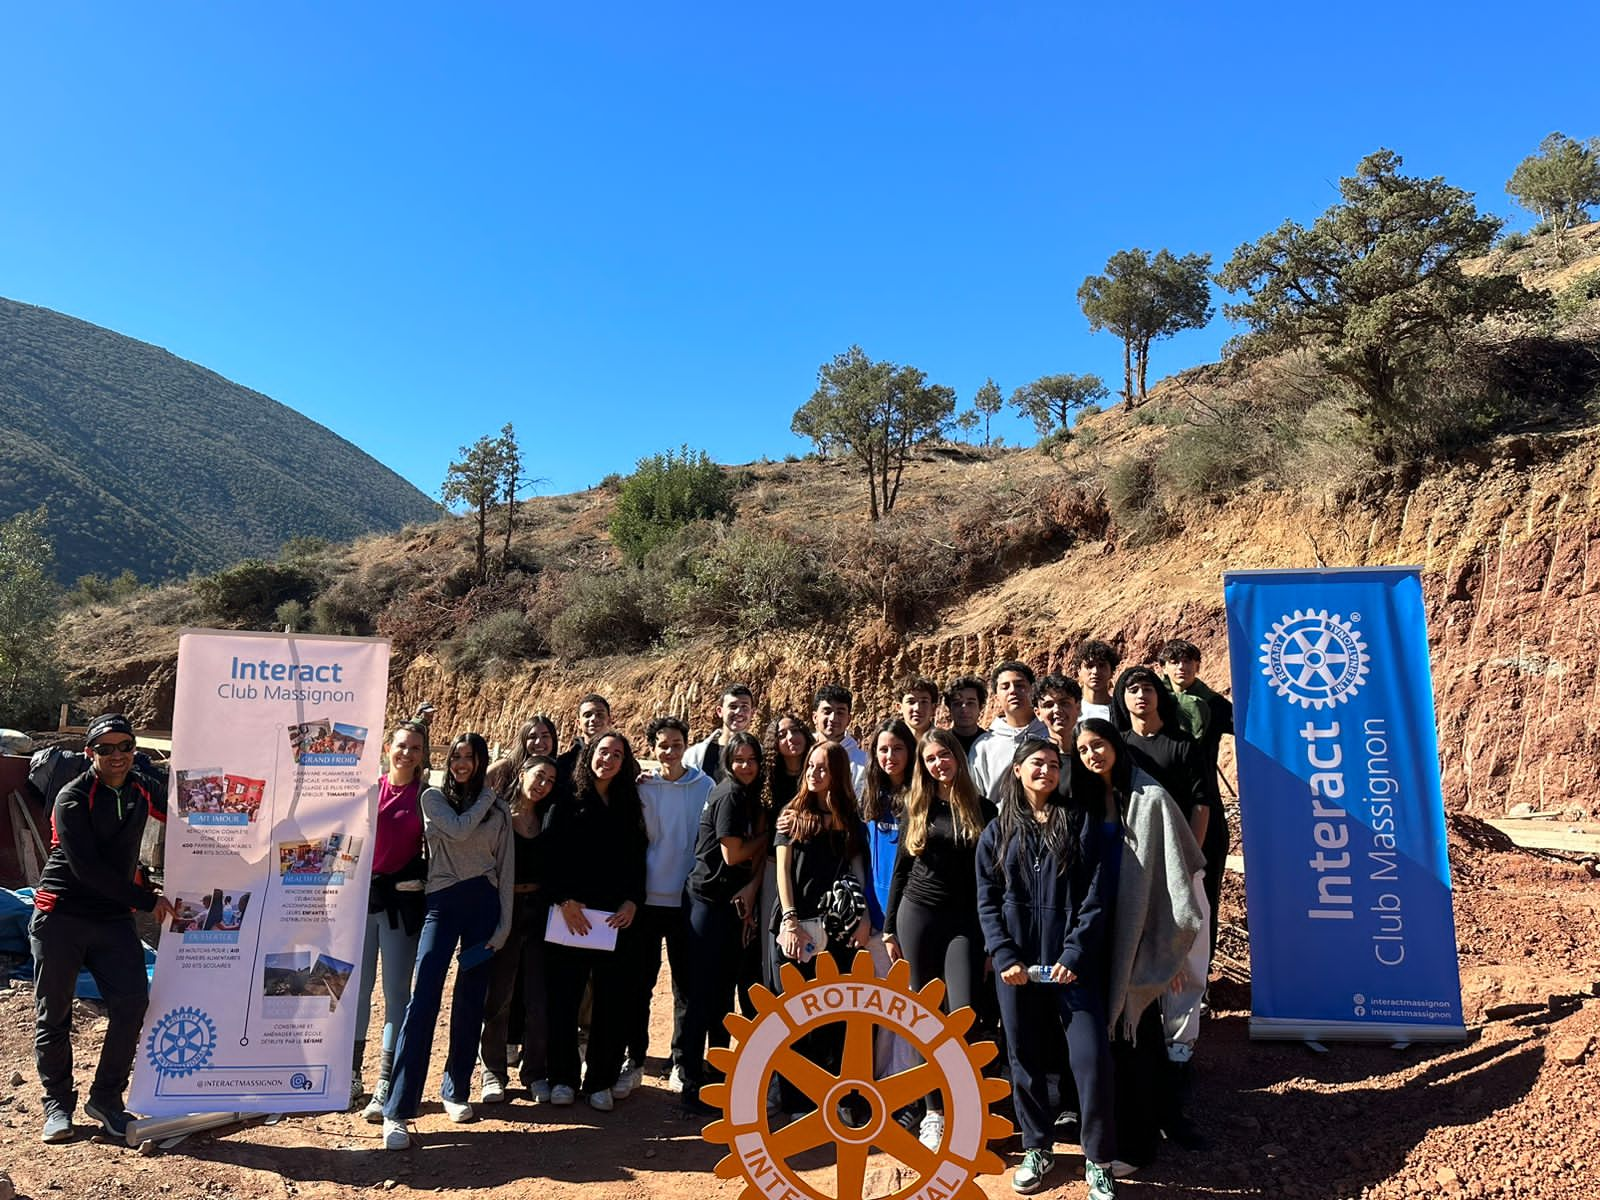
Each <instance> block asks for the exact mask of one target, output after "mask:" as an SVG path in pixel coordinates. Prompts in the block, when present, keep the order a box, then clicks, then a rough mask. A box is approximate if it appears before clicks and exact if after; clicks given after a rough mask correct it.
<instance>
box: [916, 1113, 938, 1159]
mask: <svg viewBox="0 0 1600 1200" xmlns="http://www.w3.org/2000/svg"><path fill="white" fill-rule="evenodd" d="M917 1141H919V1142H921V1143H922V1144H923V1145H924V1146H926V1147H927V1148H928V1149H929V1150H932V1151H933V1152H934V1153H935V1154H937V1153H938V1152H939V1147H940V1146H942V1145H944V1114H943V1113H942V1112H927V1113H924V1114H923V1115H922V1128H921V1129H920V1130H918V1132H917Z"/></svg>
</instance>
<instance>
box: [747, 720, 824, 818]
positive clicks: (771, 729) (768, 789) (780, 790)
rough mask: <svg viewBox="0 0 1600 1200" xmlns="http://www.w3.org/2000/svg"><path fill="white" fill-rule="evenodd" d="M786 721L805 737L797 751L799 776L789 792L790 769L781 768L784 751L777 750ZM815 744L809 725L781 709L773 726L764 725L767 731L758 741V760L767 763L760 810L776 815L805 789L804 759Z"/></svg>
mask: <svg viewBox="0 0 1600 1200" xmlns="http://www.w3.org/2000/svg"><path fill="white" fill-rule="evenodd" d="M785 721H792V722H793V723H794V725H795V726H796V728H798V729H799V730H800V731H801V732H802V733H803V734H804V735H805V746H804V748H803V749H802V750H801V751H800V773H799V774H798V775H795V776H794V777H793V779H792V782H793V784H794V787H793V789H792V790H790V788H789V786H788V785H789V783H790V782H791V779H790V775H789V768H788V767H787V766H785V765H784V761H783V751H782V750H779V749H778V728H779V726H781V725H782V724H783V723H784V722H785ZM816 744H817V735H816V734H814V733H812V732H811V725H810V723H809V722H807V721H806V719H805V717H803V716H801V715H800V714H799V713H797V712H794V711H793V710H791V709H784V710H783V711H782V712H780V713H779V714H778V715H777V716H775V717H773V718H772V724H770V725H768V726H767V732H766V734H765V735H764V736H763V737H762V739H761V757H762V759H763V761H764V762H765V763H766V778H765V779H764V780H762V785H761V807H762V808H764V809H766V810H767V811H768V812H775V811H776V810H778V809H781V808H782V807H783V806H784V805H786V804H788V803H789V801H790V800H792V799H794V798H795V796H797V795H798V794H799V793H800V789H801V788H802V787H803V786H805V784H804V779H805V773H806V759H808V758H810V757H811V748H812V747H813V746H815V745H816ZM780 780H782V782H780Z"/></svg>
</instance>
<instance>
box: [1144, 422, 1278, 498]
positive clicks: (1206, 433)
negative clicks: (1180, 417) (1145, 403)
mask: <svg viewBox="0 0 1600 1200" xmlns="http://www.w3.org/2000/svg"><path fill="white" fill-rule="evenodd" d="M1242 415H1243V414H1241V413H1239V412H1238V410H1237V409H1233V410H1231V411H1230V412H1229V413H1228V414H1227V415H1226V416H1224V417H1221V418H1219V419H1216V420H1206V421H1202V422H1199V423H1196V424H1192V425H1185V426H1183V427H1182V428H1180V429H1176V430H1174V431H1173V433H1172V436H1171V437H1170V438H1168V439H1167V443H1166V445H1164V446H1163V447H1162V448H1161V450H1160V453H1159V455H1158V457H1157V461H1156V483H1157V486H1158V487H1159V488H1161V489H1163V490H1166V491H1169V492H1170V493H1171V494H1172V495H1173V496H1174V498H1176V499H1179V500H1180V501H1181V499H1182V498H1190V499H1193V498H1197V497H1202V498H1205V499H1208V500H1212V499H1218V500H1220V499H1225V498H1226V497H1228V496H1231V495H1232V494H1233V493H1234V492H1236V491H1238V489H1239V488H1240V486H1241V485H1243V484H1244V483H1245V482H1246V481H1248V480H1250V479H1252V478H1254V477H1255V476H1257V475H1259V474H1261V472H1262V467H1263V463H1262V461H1261V457H1260V454H1259V451H1258V447H1257V445H1256V444H1255V443H1256V440H1257V437H1256V436H1253V435H1258V434H1259V431H1258V430H1255V429H1252V428H1251V427H1250V426H1249V424H1248V423H1246V422H1242V421H1240V420H1239V419H1238V418H1239V417H1240V416H1242ZM1229 417H1232V418H1233V419H1228V418H1229ZM1126 482H1128V483H1129V484H1130V485H1131V484H1132V480H1131V479H1130V480H1128V481H1126Z"/></svg>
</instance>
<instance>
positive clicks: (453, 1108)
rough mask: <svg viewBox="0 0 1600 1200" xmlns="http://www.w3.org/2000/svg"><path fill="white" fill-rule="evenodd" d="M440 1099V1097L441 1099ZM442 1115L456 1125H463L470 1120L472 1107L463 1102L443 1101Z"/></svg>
mask: <svg viewBox="0 0 1600 1200" xmlns="http://www.w3.org/2000/svg"><path fill="white" fill-rule="evenodd" d="M441 1099H442V1097H441ZM444 1115H445V1116H447V1117H449V1118H450V1119H451V1120H452V1121H454V1122H455V1123H456V1124H457V1125H465V1124H466V1123H467V1122H468V1121H470V1120H472V1105H470V1104H468V1103H467V1102H466V1101H465V1100H445V1101H444Z"/></svg>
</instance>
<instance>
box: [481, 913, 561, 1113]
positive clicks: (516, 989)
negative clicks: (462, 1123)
mask: <svg viewBox="0 0 1600 1200" xmlns="http://www.w3.org/2000/svg"><path fill="white" fill-rule="evenodd" d="M549 917H550V905H549V904H548V903H547V902H546V901H545V899H544V897H543V896H541V895H540V894H539V893H538V892H518V893H517V894H516V895H515V896H513V897H512V902H511V936H510V937H508V938H507V939H506V944H505V945H504V946H502V947H500V949H499V950H498V951H496V953H495V956H494V959H493V961H492V962H491V963H490V964H489V993H488V996H487V998H486V999H485V1000H484V1005H483V1041H482V1043H481V1044H480V1046H479V1050H478V1057H479V1060H480V1061H481V1062H482V1063H483V1070H484V1073H485V1074H486V1075H493V1076H494V1077H495V1078H496V1079H498V1080H499V1081H500V1082H501V1083H502V1084H503V1083H505V1082H506V1081H507V1068H506V1042H507V1041H508V1040H510V1031H511V1029H512V1028H513V1026H514V1025H515V1026H520V1030H519V1040H520V1042H521V1044H522V1066H521V1073H522V1074H521V1078H522V1082H523V1085H524V1086H532V1085H533V1084H534V1083H535V1082H537V1081H538V1080H540V1079H543V1078H545V1075H546V1058H547V1052H546V1048H545V1047H546V1040H545V1031H546V1029H547V1028H548V1015H547V1013H546V1011H545V1009H546V1004H547V988H546V985H545V941H544V928H545V922H546V921H547V920H549ZM519 998H520V1000H521V1002H522V1008H521V1010H520V1011H519V1010H517V1008H516V1004H517V1001H518V999H519ZM514 1015H519V1016H520V1017H521V1020H520V1021H513V1020H512V1018H513V1016H514Z"/></svg>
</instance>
